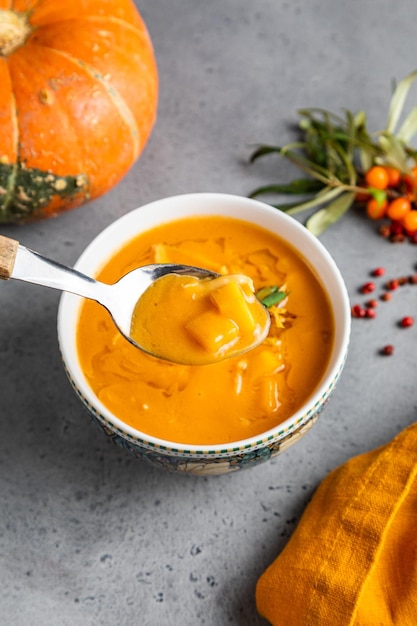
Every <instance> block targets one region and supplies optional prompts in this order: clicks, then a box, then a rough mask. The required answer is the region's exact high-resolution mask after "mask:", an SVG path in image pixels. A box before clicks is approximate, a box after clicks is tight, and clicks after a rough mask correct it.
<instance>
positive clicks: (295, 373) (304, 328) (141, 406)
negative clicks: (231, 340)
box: [58, 193, 350, 475]
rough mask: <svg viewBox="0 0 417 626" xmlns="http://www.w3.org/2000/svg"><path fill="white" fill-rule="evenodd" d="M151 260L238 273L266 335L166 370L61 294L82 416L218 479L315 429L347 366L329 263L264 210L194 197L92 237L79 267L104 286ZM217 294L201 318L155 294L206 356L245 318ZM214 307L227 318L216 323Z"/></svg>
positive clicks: (341, 311)
mask: <svg viewBox="0 0 417 626" xmlns="http://www.w3.org/2000/svg"><path fill="white" fill-rule="evenodd" d="M160 263H173V264H178V263H179V264H185V265H190V266H194V267H201V268H204V269H208V270H210V271H213V272H215V273H216V274H218V275H219V276H220V277H222V276H225V277H230V276H240V277H247V279H248V281H249V282H250V284H251V285H252V288H253V292H254V294H255V296H256V298H257V299H258V300H259V302H261V303H262V306H263V307H265V309H266V311H267V313H268V318H269V331H268V334H267V336H266V337H265V338H264V339H263V340H262V342H261V343H260V344H259V345H257V346H256V347H254V348H253V349H251V350H248V351H246V352H244V353H242V354H237V355H233V356H232V357H230V358H223V359H220V360H218V361H216V362H208V363H207V364H205V363H203V364H201V365H200V364H198V365H188V364H187V363H174V362H172V361H167V360H165V359H162V358H159V357H155V356H153V355H151V354H148V353H146V352H143V351H141V350H139V349H138V348H137V347H135V346H134V345H132V344H131V343H130V342H129V341H127V340H126V339H125V338H124V337H123V336H122V335H121V334H120V333H119V331H118V330H117V328H116V326H115V325H114V323H113V321H112V319H111V317H110V315H109V313H108V312H107V310H106V309H105V308H104V307H102V306H100V305H99V304H97V303H96V302H94V301H91V300H85V299H83V298H80V297H79V296H76V295H73V294H69V293H64V294H63V295H62V297H61V301H60V305H59V311H58V339H59V346H60V350H61V354H62V360H63V364H64V367H65V370H66V372H67V375H68V378H69V381H70V383H71V385H72V387H73V389H74V390H75V392H76V394H77V396H78V397H79V398H80V400H81V402H82V404H83V405H84V406H85V407H86V409H87V413H88V414H89V415H90V416H91V417H92V419H93V420H94V422H95V423H96V424H98V425H99V426H100V427H101V428H102V429H103V430H104V432H105V433H106V434H107V435H108V436H109V437H110V438H111V439H112V440H113V441H114V442H115V443H116V444H118V445H119V446H122V447H123V448H125V449H126V450H128V451H129V452H130V453H131V454H133V455H134V456H135V457H137V458H138V459H144V460H146V461H148V462H150V463H152V464H153V465H155V466H157V467H160V468H165V469H168V470H171V471H176V472H185V473H192V474H201V475H207V474H222V473H227V472H233V471H237V470H240V469H243V468H248V467H253V466H255V465H257V464H258V463H261V462H264V461H267V460H268V459H271V458H273V457H274V456H276V455H278V454H280V453H282V452H283V451H284V450H286V449H287V448H288V447H289V446H291V445H293V444H294V443H295V442H297V441H298V440H299V439H300V437H301V436H303V435H304V434H305V433H306V432H307V431H308V430H309V429H310V428H311V427H312V426H313V424H314V423H315V422H316V421H317V419H318V417H319V415H320V413H321V411H322V409H323V408H324V407H325V405H326V404H327V402H328V400H329V399H330V397H331V395H332V393H333V391H334V389H335V386H336V383H337V381H338V380H339V377H340V375H341V372H342V370H343V366H344V363H345V359H346V355H347V350H348V344H349V335H350V305H349V298H348V295H347V291H346V287H345V284H344V281H343V278H342V276H341V274H340V271H339V270H338V268H337V266H336V264H335V262H334V260H333V258H332V257H331V255H330V254H329V252H328V251H327V250H326V248H325V247H324V246H323V245H322V244H321V242H320V241H319V240H318V239H317V238H316V237H314V236H313V235H312V234H311V233H310V232H309V231H308V230H307V229H306V228H305V227H304V226H302V225H301V224H300V223H299V222H298V221H297V220H295V219H294V218H292V217H290V216H288V215H286V214H285V213H282V212H280V211H277V210H276V209H274V208H273V207H271V206H269V205H266V204H264V203H262V202H259V201H257V200H253V199H249V198H244V197H240V196H236V195H229V194H219V193H195V194H186V195H180V196H174V197H170V198H164V199H161V200H157V201H155V202H152V203H150V204H148V205H145V206H142V207H139V208H137V209H135V210H133V211H131V212H129V213H127V214H126V215H124V216H123V217H121V218H120V219H118V220H116V221H115V222H113V223H112V224H111V225H109V226H108V227H107V228H106V229H105V230H103V231H102V232H101V233H99V234H98V235H97V237H96V238H95V239H94V240H93V241H92V242H91V243H90V244H89V245H88V246H87V248H86V249H85V251H84V252H83V253H82V254H81V256H80V257H79V259H78V261H77V262H76V264H75V268H76V269H77V270H79V271H81V272H83V273H84V274H87V275H89V276H93V277H94V278H96V279H98V280H100V281H103V282H105V283H109V284H113V283H115V282H117V281H118V280H119V279H120V278H121V277H122V276H124V275H125V274H126V273H128V272H130V271H131V270H133V269H136V268H137V267H142V266H144V265H149V264H160ZM225 284H226V285H227V286H228V287H227V289H226V290H223V291H222V294H221V296H218V295H217V296H216V297H214V296H213V297H211V299H210V302H209V306H210V307H212V309H210V310H209V311H208V313H207V311H206V310H204V311H203V314H202V315H201V316H200V317H197V320H196V318H195V317H194V318H192V319H190V315H191V312H190V307H189V306H188V305H187V304H182V301H181V299H176V300H171V301H170V300H169V298H168V297H167V298H164V297H161V298H160V301H159V302H158V303H157V304H158V306H159V307H160V308H161V311H162V313H163V314H164V315H165V319H166V320H167V324H166V325H168V321H169V320H170V317H171V315H174V309H175V311H176V314H178V310H177V309H178V307H180V315H179V319H180V322H181V319H182V316H183V318H184V328H185V329H186V330H187V331H189V332H190V333H191V332H194V333H195V331H196V328H197V329H198V331H199V332H203V333H205V334H204V337H205V338H204V341H202V342H201V345H203V346H204V349H207V350H209V349H211V348H212V346H213V345H215V343H216V341H217V340H218V338H219V337H220V338H222V337H223V335H222V332H223V329H224V328H226V327H227V328H229V327H230V324H229V325H228V326H227V324H226V323H225V321H224V319H223V318H224V317H226V318H227V321H230V320H229V318H233V317H236V316H239V315H240V314H241V312H242V311H243V309H242V311H241V309H240V307H241V304H242V303H241V294H240V295H239V294H238V293H237V291H236V289H235V286H234V285H233V289H229V283H227V282H226V283H225ZM242 302H243V300H242ZM155 306H156V305H155ZM181 307H182V308H181ZM219 310H221V311H226V315H225V316H223V318H221V319H220V317H219V315H218V313H219ZM245 311H246V310H245ZM245 311H244V312H245ZM219 320H220V322H221V324H220V323H219ZM244 323H247V318H246V317H245V318H244ZM164 326H165V324H163V325H162V326H161V332H162V330H163V327H164ZM190 329H191V330H190ZM219 329H220V330H219ZM226 332H231V331H230V330H227V331H226V330H224V333H226ZM233 332H235V331H233ZM195 338H197V339H199V337H198V336H194V335H191V340H194V339H195ZM162 343H163V342H162Z"/></svg>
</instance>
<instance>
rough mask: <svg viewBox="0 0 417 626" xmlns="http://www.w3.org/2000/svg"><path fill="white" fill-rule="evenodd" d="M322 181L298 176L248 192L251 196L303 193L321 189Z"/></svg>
mask: <svg viewBox="0 0 417 626" xmlns="http://www.w3.org/2000/svg"><path fill="white" fill-rule="evenodd" d="M323 187H324V183H322V182H321V181H318V180H314V179H312V178H298V179H296V180H293V181H291V182H290V183H286V184H285V183H281V184H276V185H266V186H264V187H258V188H257V189H255V190H254V191H252V193H251V194H250V197H251V198H255V196H259V195H262V194H267V193H283V194H291V195H300V196H301V195H304V194H309V193H314V192H317V191H320V189H323Z"/></svg>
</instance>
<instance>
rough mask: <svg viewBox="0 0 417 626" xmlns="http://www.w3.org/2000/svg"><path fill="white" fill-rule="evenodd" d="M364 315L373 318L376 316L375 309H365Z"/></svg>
mask: <svg viewBox="0 0 417 626" xmlns="http://www.w3.org/2000/svg"><path fill="white" fill-rule="evenodd" d="M365 317H370V318H374V317H376V311H375V309H366V311H365Z"/></svg>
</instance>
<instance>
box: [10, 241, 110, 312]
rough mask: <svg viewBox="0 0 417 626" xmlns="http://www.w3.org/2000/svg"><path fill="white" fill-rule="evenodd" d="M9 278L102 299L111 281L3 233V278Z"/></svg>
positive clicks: (93, 298)
mask: <svg viewBox="0 0 417 626" xmlns="http://www.w3.org/2000/svg"><path fill="white" fill-rule="evenodd" d="M9 278H16V279H18V280H23V281H25V282H28V283H35V284H36V285H43V286H45V287H52V289H59V290H61V291H70V292H71V293H75V294H77V295H79V296H83V297H85V298H90V299H92V300H98V301H99V302H100V301H101V300H102V299H104V298H105V295H106V292H107V290H108V285H104V284H103V283H100V282H97V281H95V280H94V279H93V278H90V277H89V276H85V274H82V273H81V272H78V271H77V270H75V269H73V268H72V267H67V266H66V265H61V264H60V263H57V262H56V261H52V260H51V259H48V258H46V257H44V256H42V255H41V254H38V253H37V252H34V251H33V250H30V249H29V248H25V247H24V246H21V245H20V244H19V242H18V241H15V240H14V239H10V238H9V237H4V236H2V235H0V279H3V280H7V279H9Z"/></svg>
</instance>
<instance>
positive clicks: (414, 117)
mask: <svg viewBox="0 0 417 626" xmlns="http://www.w3.org/2000/svg"><path fill="white" fill-rule="evenodd" d="M416 132H417V107H414V108H413V109H412V110H411V111H410V113H409V114H408V115H407V117H406V118H405V120H404V122H403V124H402V126H401V128H400V130H399V131H398V133H397V138H398V139H400V140H401V141H403V142H404V143H408V142H409V141H411V139H412V138H413V137H414V135H415V134H416Z"/></svg>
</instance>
